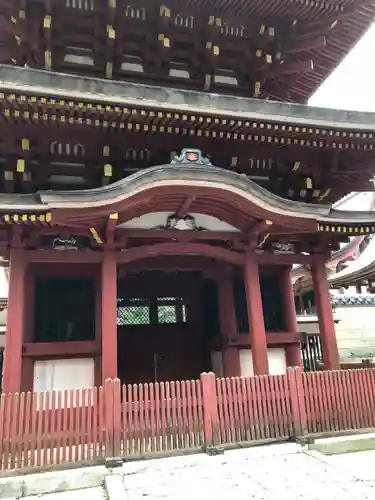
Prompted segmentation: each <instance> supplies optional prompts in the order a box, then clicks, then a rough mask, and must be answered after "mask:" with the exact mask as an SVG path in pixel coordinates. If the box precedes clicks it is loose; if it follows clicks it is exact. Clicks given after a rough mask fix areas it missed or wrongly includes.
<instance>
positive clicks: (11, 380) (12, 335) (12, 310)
mask: <svg viewBox="0 0 375 500" xmlns="http://www.w3.org/2000/svg"><path fill="white" fill-rule="evenodd" d="M9 266H10V273H9V295H8V307H7V325H6V334H5V350H4V367H3V392H20V391H21V385H22V344H23V340H24V331H25V327H26V326H28V327H29V328H32V327H33V326H32V325H25V310H26V305H25V302H26V301H25V294H26V291H25V285H26V271H27V253H26V251H24V250H19V249H11V250H10V262H9Z"/></svg>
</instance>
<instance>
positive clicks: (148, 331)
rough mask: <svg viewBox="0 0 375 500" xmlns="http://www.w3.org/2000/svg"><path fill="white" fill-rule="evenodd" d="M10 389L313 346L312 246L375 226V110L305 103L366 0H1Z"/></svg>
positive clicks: (247, 361)
mask: <svg viewBox="0 0 375 500" xmlns="http://www.w3.org/2000/svg"><path fill="white" fill-rule="evenodd" d="M0 6H1V9H0V22H1V26H2V27H3V29H2V30H1V37H2V39H1V42H2V43H1V44H0V63H1V65H0V93H1V121H0V126H1V127H2V134H1V135H0V162H1V165H2V169H1V177H0V191H1V194H0V250H1V255H2V256H3V262H4V265H6V266H8V263H9V269H10V271H9V300H8V310H7V331H6V340H5V359H4V367H3V390H4V391H6V392H19V391H20V390H31V389H34V390H35V391H38V390H48V389H72V388H80V387H86V386H88V385H93V384H96V385H98V384H100V383H101V382H102V381H103V380H105V379H108V378H115V377H119V378H120V379H121V380H122V381H124V382H127V383H133V382H148V381H154V380H159V381H163V380H183V379H191V378H196V377H198V376H199V374H200V373H201V372H204V371H209V370H215V371H216V373H217V374H224V375H225V376H237V375H241V374H242V375H250V374H252V373H255V374H266V373H269V372H271V373H279V372H280V371H281V370H285V367H286V366H299V365H300V364H301V354H300V335H299V333H298V331H297V320H296V311H295V305H294V292H293V287H292V281H291V269H292V266H293V265H297V264H303V265H306V266H309V269H310V270H311V275H312V280H313V286H314V290H315V297H316V307H317V312H318V317H319V328H320V334H321V337H322V345H323V357H324V366H325V368H326V369H335V368H338V367H339V356H338V349H337V343H336V336H335V326H334V321H333V317H332V309H331V303H330V297H329V283H328V280H327V273H326V267H325V262H326V261H327V259H329V258H330V255H331V253H332V252H335V251H337V250H338V249H339V247H340V244H341V243H342V242H346V241H348V239H349V237H350V236H353V235H354V236H356V235H368V234H372V233H374V232H375V213H374V211H373V210H367V211H356V212H353V211H351V212H349V211H343V210H338V209H335V208H333V207H332V204H333V203H335V202H336V201H337V200H339V199H340V198H342V197H343V196H345V195H347V194H348V193H349V192H351V191H357V192H360V191H371V190H373V184H372V183H371V182H370V181H371V179H372V178H373V176H374V174H375V150H374V145H375V119H374V118H375V117H374V115H373V114H370V113H367V114H366V113H355V112H350V113H349V112H343V111H334V110H327V109H318V108H311V107H307V106H306V102H307V99H308V97H309V96H310V95H311V94H312V93H313V92H314V90H315V89H316V88H317V86H319V85H320V84H321V83H322V82H323V81H324V79H325V78H326V77H327V76H328V75H329V73H330V72H331V71H332V70H333V68H334V67H335V66H336V65H337V64H338V63H339V62H340V60H341V59H342V57H344V55H345V54H346V53H347V52H348V51H349V49H350V48H351V46H352V45H353V44H354V43H355V42H356V41H357V40H358V39H359V37H360V36H361V35H362V34H363V33H364V31H365V30H366V29H367V28H368V27H369V26H370V24H371V22H372V21H373V19H374V17H375V7H374V5H373V4H372V3H371V2H368V1H360V0H341V1H336V0H335V1H331V0H325V1H318V2H311V1H309V0H305V1H304V0H302V1H296V0H292V1H289V2H287V3H285V2H281V1H279V0H277V1H270V0H262V1H258V0H256V1H253V2H247V1H245V0H235V1H234V2H228V1H226V0H222V1H220V2H213V1H211V0H206V1H203V0H194V1H193V0H187V1H186V2H179V1H177V0H169V1H168V2H166V3H165V4H164V3H161V2H160V1H158V0H148V1H147V0H138V1H137V2H133V4H128V3H127V2H126V1H123V0H49V1H48V0H45V1H33V0H12V1H10V0H0Z"/></svg>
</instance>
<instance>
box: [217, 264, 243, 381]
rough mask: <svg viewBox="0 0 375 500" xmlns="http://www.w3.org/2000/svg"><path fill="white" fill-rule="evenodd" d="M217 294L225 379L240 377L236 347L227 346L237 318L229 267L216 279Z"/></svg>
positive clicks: (221, 270)
mask: <svg viewBox="0 0 375 500" xmlns="http://www.w3.org/2000/svg"><path fill="white" fill-rule="evenodd" d="M216 281H217V285H218V294H219V321H220V330H221V335H222V337H223V342H224V349H223V370H224V376H225V377H239V376H241V367H240V353H239V350H238V347H231V346H228V345H227V344H228V341H229V339H230V338H231V337H235V336H237V318H236V308H235V304H234V290H233V276H232V269H231V268H230V267H223V268H221V269H220V273H219V274H218V276H217V278H216Z"/></svg>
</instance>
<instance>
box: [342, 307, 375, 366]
mask: <svg viewBox="0 0 375 500" xmlns="http://www.w3.org/2000/svg"><path fill="white" fill-rule="evenodd" d="M335 318H336V319H337V320H339V322H338V324H336V336H337V344H338V348H339V351H340V357H341V360H342V361H349V360H361V359H365V358H366V359H367V358H369V359H372V358H375V307H372V306H366V307H359V306H357V307H337V308H336V309H335Z"/></svg>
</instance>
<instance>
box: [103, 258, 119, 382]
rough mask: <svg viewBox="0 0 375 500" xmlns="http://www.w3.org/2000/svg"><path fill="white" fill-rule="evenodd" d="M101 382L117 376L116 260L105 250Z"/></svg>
mask: <svg viewBox="0 0 375 500" xmlns="http://www.w3.org/2000/svg"><path fill="white" fill-rule="evenodd" d="M101 288H102V303H101V313H102V315H101V319H102V321H101V323H102V327H101V339H102V382H103V383H104V382H105V380H107V379H109V378H110V379H114V378H117V262H116V255H115V253H113V252H105V254H104V256H103V262H102V287H101Z"/></svg>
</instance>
